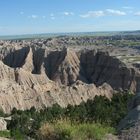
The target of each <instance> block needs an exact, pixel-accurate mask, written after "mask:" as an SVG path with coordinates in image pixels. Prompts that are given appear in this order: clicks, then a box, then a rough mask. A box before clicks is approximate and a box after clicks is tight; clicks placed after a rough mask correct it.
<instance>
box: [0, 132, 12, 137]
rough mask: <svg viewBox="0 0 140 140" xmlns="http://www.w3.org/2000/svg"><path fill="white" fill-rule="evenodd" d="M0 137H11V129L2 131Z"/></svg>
mask: <svg viewBox="0 0 140 140" xmlns="http://www.w3.org/2000/svg"><path fill="white" fill-rule="evenodd" d="M0 137H4V138H10V137H11V135H10V132H9V131H0Z"/></svg>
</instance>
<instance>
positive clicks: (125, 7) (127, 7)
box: [122, 6, 134, 10]
mask: <svg viewBox="0 0 140 140" xmlns="http://www.w3.org/2000/svg"><path fill="white" fill-rule="evenodd" d="M122 8H123V9H128V10H131V9H134V7H131V6H124V7H122Z"/></svg>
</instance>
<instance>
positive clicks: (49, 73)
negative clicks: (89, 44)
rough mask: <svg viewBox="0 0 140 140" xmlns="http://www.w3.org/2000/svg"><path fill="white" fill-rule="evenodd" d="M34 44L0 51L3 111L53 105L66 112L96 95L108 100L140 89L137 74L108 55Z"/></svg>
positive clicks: (0, 95)
mask: <svg viewBox="0 0 140 140" xmlns="http://www.w3.org/2000/svg"><path fill="white" fill-rule="evenodd" d="M11 44H12V43H11ZM18 45H19V46H18ZM37 45H39V44H37ZM37 45H36V44H34V45H33V44H25V45H23V44H21V43H20V42H17V43H14V45H13V46H12V45H11V46H9V47H7V46H6V47H5V46H3V47H0V80H1V83H0V89H1V90H0V108H1V109H3V110H4V111H5V112H10V111H11V110H12V108H13V107H16V108H17V109H23V110H24V109H28V108H30V107H32V106H35V107H36V108H37V109H40V108H42V107H44V106H46V107H47V106H51V105H52V104H54V103H58V104H59V105H61V106H62V107H65V106H67V105H68V104H72V105H74V104H80V102H82V101H86V100H88V99H93V98H94V96H95V95H103V96H107V97H108V98H110V97H111V96H112V93H113V92H114V90H132V91H139V90H140V86H139V84H140V82H139V81H140V80H139V78H140V73H139V72H138V71H137V70H135V68H133V67H128V66H127V65H126V64H124V63H122V62H121V61H120V60H118V59H117V58H115V57H112V56H110V55H109V53H106V52H100V51H96V50H77V49H67V48H63V49H59V50H53V49H51V48H46V47H40V46H38V47H37Z"/></svg>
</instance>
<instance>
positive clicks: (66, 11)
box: [0, 0, 140, 35]
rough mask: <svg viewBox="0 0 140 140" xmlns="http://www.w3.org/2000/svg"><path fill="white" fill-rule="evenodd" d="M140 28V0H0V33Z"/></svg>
mask: <svg viewBox="0 0 140 140" xmlns="http://www.w3.org/2000/svg"><path fill="white" fill-rule="evenodd" d="M139 29H140V0H0V35H16V34H33V33H58V32H87V31H91V32H92V31H120V30H139Z"/></svg>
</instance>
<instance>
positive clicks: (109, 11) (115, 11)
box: [106, 9, 126, 16]
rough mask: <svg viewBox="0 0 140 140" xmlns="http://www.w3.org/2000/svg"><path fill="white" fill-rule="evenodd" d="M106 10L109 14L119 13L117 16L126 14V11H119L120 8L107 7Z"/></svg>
mask: <svg viewBox="0 0 140 140" xmlns="http://www.w3.org/2000/svg"><path fill="white" fill-rule="evenodd" d="M106 11H107V13H108V14H112V15H117V16H124V15H126V13H125V12H123V11H119V10H114V9H106Z"/></svg>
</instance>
